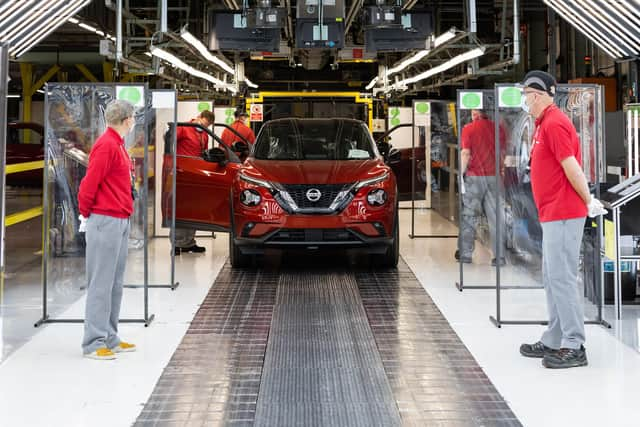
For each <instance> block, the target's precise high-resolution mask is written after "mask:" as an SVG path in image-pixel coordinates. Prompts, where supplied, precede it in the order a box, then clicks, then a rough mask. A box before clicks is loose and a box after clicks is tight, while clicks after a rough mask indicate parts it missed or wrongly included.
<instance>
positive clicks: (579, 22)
mask: <svg viewBox="0 0 640 427" xmlns="http://www.w3.org/2000/svg"><path fill="white" fill-rule="evenodd" d="M543 1H544V3H545V4H546V5H547V6H549V7H551V8H552V9H554V10H555V11H556V12H557V13H558V15H560V16H561V17H562V18H563V19H564V20H565V21H567V22H569V23H570V24H571V25H573V26H574V27H575V28H576V29H577V30H578V31H580V32H581V33H583V34H584V35H585V36H587V38H589V39H590V40H592V41H593V42H594V43H595V44H597V45H598V46H599V47H600V49H602V50H603V51H604V52H606V53H607V55H609V56H611V57H613V58H621V57H624V56H628V53H625V52H623V51H622V50H621V49H620V48H619V47H618V46H617V44H616V43H614V42H613V41H611V40H610V39H609V38H608V37H606V36H605V35H604V34H603V33H602V32H601V31H598V30H597V29H595V28H593V26H592V25H591V24H589V23H588V22H586V21H585V20H584V19H583V18H581V17H580V16H579V15H577V14H575V13H573V12H571V11H570V10H569V8H568V7H566V5H565V4H564V3H560V2H558V1H556V0H543Z"/></svg>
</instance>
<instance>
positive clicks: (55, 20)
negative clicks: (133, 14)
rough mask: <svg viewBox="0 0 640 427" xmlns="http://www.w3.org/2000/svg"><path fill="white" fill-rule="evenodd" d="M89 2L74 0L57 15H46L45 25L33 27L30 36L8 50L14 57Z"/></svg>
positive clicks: (22, 52)
mask: <svg viewBox="0 0 640 427" xmlns="http://www.w3.org/2000/svg"><path fill="white" fill-rule="evenodd" d="M90 2H91V0H76V1H72V2H69V3H68V4H67V5H65V6H63V7H62V8H61V9H60V10H59V11H58V14H57V15H53V16H48V17H47V24H46V25H44V26H40V27H38V28H36V29H33V35H31V32H30V34H29V35H30V36H31V37H29V38H25V39H22V40H20V41H19V42H17V43H16V44H15V45H13V46H11V47H10V48H9V52H10V53H11V52H14V55H15V57H16V58H17V57H19V56H20V55H22V54H24V53H25V52H27V51H28V50H29V49H31V48H32V47H33V46H34V45H36V44H38V43H39V42H40V41H41V40H42V39H44V38H45V37H47V36H48V35H49V34H51V33H52V32H53V31H54V30H55V29H56V28H58V27H59V26H60V25H61V24H62V23H63V22H65V21H67V20H68V19H69V16H70V15H75V14H76V13H77V12H78V10H80V9H82V8H83V7H85V6H86V5H87V4H89V3H90Z"/></svg>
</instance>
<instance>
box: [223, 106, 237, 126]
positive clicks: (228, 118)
mask: <svg viewBox="0 0 640 427" xmlns="http://www.w3.org/2000/svg"><path fill="white" fill-rule="evenodd" d="M234 111H235V110H234V109H233V108H227V109H226V110H224V116H225V117H224V122H225V123H226V124H228V125H230V124H231V123H233V119H234V118H233V112H234Z"/></svg>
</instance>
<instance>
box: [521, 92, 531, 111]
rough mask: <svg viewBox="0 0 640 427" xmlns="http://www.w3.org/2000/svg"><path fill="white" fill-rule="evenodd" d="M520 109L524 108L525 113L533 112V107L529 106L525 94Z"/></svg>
mask: <svg viewBox="0 0 640 427" xmlns="http://www.w3.org/2000/svg"><path fill="white" fill-rule="evenodd" d="M520 108H522V111H524V112H525V113H530V112H531V106H530V105H529V104H527V97H526V95H524V94H522V104H521V105H520Z"/></svg>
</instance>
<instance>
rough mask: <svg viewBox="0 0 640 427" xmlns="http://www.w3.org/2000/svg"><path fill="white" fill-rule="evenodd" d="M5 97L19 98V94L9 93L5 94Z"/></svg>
mask: <svg viewBox="0 0 640 427" xmlns="http://www.w3.org/2000/svg"><path fill="white" fill-rule="evenodd" d="M7 98H20V95H19V94H17V93H9V94H7Z"/></svg>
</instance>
